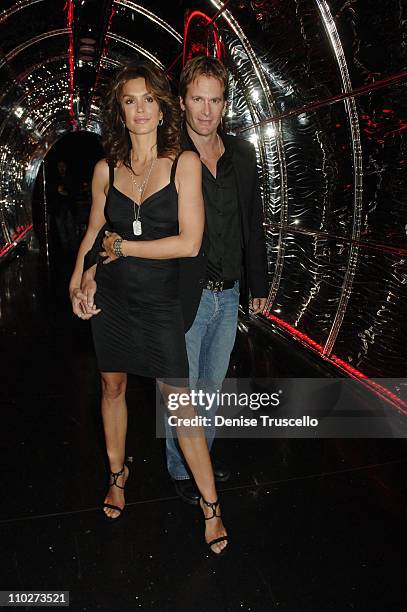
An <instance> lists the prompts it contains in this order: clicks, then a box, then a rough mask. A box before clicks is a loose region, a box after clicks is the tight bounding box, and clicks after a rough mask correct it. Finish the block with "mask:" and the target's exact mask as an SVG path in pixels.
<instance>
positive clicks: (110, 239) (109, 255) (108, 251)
mask: <svg viewBox="0 0 407 612" xmlns="http://www.w3.org/2000/svg"><path fill="white" fill-rule="evenodd" d="M117 238H121V236H119V234H116V233H115V232H108V231H107V230H106V231H105V237H104V238H103V241H102V246H103V249H104V250H103V251H102V252H101V253H100V255H101V256H102V257H106V259H105V260H104V261H103V263H104V264H108V263H110V262H111V261H115V259H118V257H117V255H116V254H115V252H114V251H113V243H114V241H115V240H117Z"/></svg>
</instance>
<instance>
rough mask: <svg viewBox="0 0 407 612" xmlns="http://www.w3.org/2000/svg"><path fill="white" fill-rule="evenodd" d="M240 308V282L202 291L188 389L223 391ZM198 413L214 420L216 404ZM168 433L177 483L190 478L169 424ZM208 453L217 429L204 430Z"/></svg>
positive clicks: (190, 336) (191, 337)
mask: <svg viewBox="0 0 407 612" xmlns="http://www.w3.org/2000/svg"><path fill="white" fill-rule="evenodd" d="M238 308H239V282H238V281H236V283H235V286H234V287H232V288H231V289H225V290H224V291H220V292H217V291H210V290H209V289H204V290H203V292H202V297H201V301H200V303H199V308H198V311H197V313H196V317H195V320H194V322H193V324H192V327H191V328H190V329H189V330H188V332H187V333H186V334H185V341H186V346H187V354H188V362H189V386H190V388H191V389H195V390H196V391H199V390H203V391H204V392H207V393H215V392H216V391H217V390H218V389H221V388H222V383H223V380H224V378H225V376H226V372H227V370H228V366H229V360H230V354H231V352H232V349H233V345H234V343H235V338H236V330H237V315H238ZM196 409H197V411H198V413H200V414H202V415H205V416H210V417H212V422H213V418H214V416H215V413H216V409H217V405H216V402H214V404H213V406H212V408H211V410H210V411H208V410H206V409H205V406H203V405H201V406H197V408H196ZM165 428H166V433H167V441H166V450H167V467H168V471H169V473H170V476H171V477H172V478H174V479H176V480H184V479H186V478H190V476H189V474H188V472H187V469H186V467H185V463H184V459H183V457H182V454H181V453H180V450H179V446H178V443H177V439H176V431H175V428H172V429H171V427H170V426H169V425H168V422H167V418H165ZM205 434H206V439H207V441H208V447H209V450H210V449H211V447H212V442H213V439H214V437H215V427H214V425H212V426H211V427H210V428H209V427H208V428H206V430H205Z"/></svg>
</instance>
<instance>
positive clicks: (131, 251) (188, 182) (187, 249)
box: [102, 151, 205, 263]
mask: <svg viewBox="0 0 407 612" xmlns="http://www.w3.org/2000/svg"><path fill="white" fill-rule="evenodd" d="M175 186H176V188H177V191H178V225H179V234H178V235H177V236H168V237H167V238H159V239H157V240H140V241H132V240H123V242H122V245H121V251H122V253H123V255H124V256H126V257H127V256H130V257H141V258H144V259H176V258H178V257H196V256H197V255H198V252H199V249H200V246H201V242H202V234H203V229H204V222H205V213H204V204H203V197H202V167H201V161H200V159H199V157H198V155H197V154H196V153H194V152H193V151H184V152H183V153H182V154H181V155H180V157H179V160H178V166H177V171H176V174H175ZM141 208H143V205H141ZM116 238H118V235H117V234H114V233H110V232H107V233H106V238H105V239H104V240H103V247H104V249H105V251H104V253H102V255H105V256H107V259H106V260H105V261H104V262H103V263H110V261H113V260H114V259H117V257H116V255H115V254H114V253H113V250H112V247H113V242H114V241H115V240H116Z"/></svg>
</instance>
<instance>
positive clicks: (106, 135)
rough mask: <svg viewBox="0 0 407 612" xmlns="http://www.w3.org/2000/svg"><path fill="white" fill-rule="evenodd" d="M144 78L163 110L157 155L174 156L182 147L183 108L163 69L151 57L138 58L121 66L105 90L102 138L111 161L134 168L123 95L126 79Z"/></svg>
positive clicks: (148, 88)
mask: <svg viewBox="0 0 407 612" xmlns="http://www.w3.org/2000/svg"><path fill="white" fill-rule="evenodd" d="M139 77H141V78H143V79H145V81H146V87H147V91H148V92H149V93H151V94H152V95H153V96H154V98H155V99H156V100H157V103H158V105H159V107H160V110H161V112H162V114H163V124H162V126H158V129H157V157H173V156H176V155H177V154H178V153H179V151H180V148H181V146H180V127H181V110H180V106H179V103H178V100H177V98H176V97H175V96H174V95H173V94H172V92H171V89H170V84H169V82H168V79H167V77H166V76H165V74H164V72H163V71H162V70H161V69H160V68H158V67H157V66H156V65H155V64H153V63H152V62H150V61H148V60H144V59H140V60H139V59H137V60H135V61H131V62H129V63H128V64H126V65H125V66H124V67H122V68H121V69H120V70H119V72H118V73H117V74H116V76H115V77H114V78H113V80H112V81H111V83H110V85H109V87H108V90H107V92H106V103H105V107H104V112H103V127H102V142H103V147H104V150H105V154H106V158H107V159H108V161H110V162H113V163H114V164H117V162H119V161H120V162H123V163H124V165H125V166H127V167H128V168H131V164H130V151H131V140H130V136H129V132H128V129H127V128H126V126H125V124H124V115H123V111H122V107H121V96H122V91H123V87H124V85H125V83H127V81H130V80H131V79H137V78H139Z"/></svg>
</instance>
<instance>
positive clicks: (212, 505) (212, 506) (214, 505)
mask: <svg viewBox="0 0 407 612" xmlns="http://www.w3.org/2000/svg"><path fill="white" fill-rule="evenodd" d="M201 499H202V501H203V503H204V504H205V506H207V507H208V508H210V509H211V510H212V512H213V514H212V516H205V515H204V520H205V521H210V520H211V519H213V518H220V516H221V515H220V514H216V509H217V508H218V506H219V499H217V500H216V501H215V502H208V501H206V499H204V498H203V497H201ZM225 540H226V541H227V540H228V536H227V535H224V536H221V537H220V538H215V539H214V540H211V541H210V542H206V543H207V545H208V546H209V550H210V551H211V553H212V554H213V555H215V557H220V555H223V554H224V553H225V552H226V549H227V548H228V547H227V546H225V547H224V548H222V550H221V551H220V552H219V553H217V552H215V551H214V550H213V549H212V546H213V545H214V544H217V543H218V542H224V541H225Z"/></svg>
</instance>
